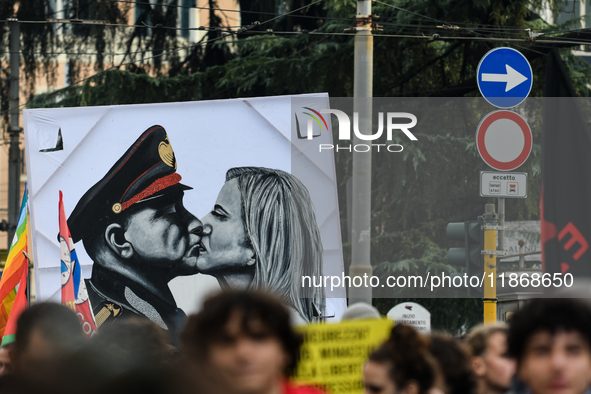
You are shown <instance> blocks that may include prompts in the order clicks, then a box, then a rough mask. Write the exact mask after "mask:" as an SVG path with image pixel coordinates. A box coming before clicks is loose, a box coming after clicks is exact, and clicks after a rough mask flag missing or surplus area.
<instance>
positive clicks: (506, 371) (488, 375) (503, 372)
mask: <svg viewBox="0 0 591 394" xmlns="http://www.w3.org/2000/svg"><path fill="white" fill-rule="evenodd" d="M508 332H509V328H508V326H507V325H505V324H490V325H486V326H479V327H476V328H474V329H473V330H472V331H471V332H470V334H469V335H468V338H467V340H466V343H467V344H468V347H469V350H470V355H471V363H472V371H473V372H474V375H475V376H476V384H477V386H476V390H477V394H502V393H505V392H506V391H508V390H509V388H510V386H511V378H512V377H513V375H514V374H515V359H513V358H512V357H510V356H509V354H508V352H507V334H508Z"/></svg>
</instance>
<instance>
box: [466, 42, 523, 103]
mask: <svg viewBox="0 0 591 394" xmlns="http://www.w3.org/2000/svg"><path fill="white" fill-rule="evenodd" d="M476 78H477V83H478V89H479V90H480V93H482V96H483V97H484V98H485V99H486V101H488V102H489V103H490V104H492V105H494V106H495V107H498V108H505V109H506V108H511V107H515V106H516V105H519V104H521V103H522V102H523V100H525V98H526V97H527V96H528V95H529V92H530V91H531V87H532V84H533V73H532V70H531V66H530V65H529V62H528V61H527V59H526V58H525V56H523V55H522V54H521V53H520V52H519V51H516V50H515V49H512V48H506V47H502V48H495V49H492V50H490V51H488V52H487V54H486V55H484V56H483V57H482V59H480V63H478V68H477V69H476Z"/></svg>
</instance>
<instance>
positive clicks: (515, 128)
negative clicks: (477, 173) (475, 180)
mask: <svg viewBox="0 0 591 394" xmlns="http://www.w3.org/2000/svg"><path fill="white" fill-rule="evenodd" d="M532 140H533V139H532V135H531V130H530V128H529V126H528V124H527V122H526V121H525V120H524V119H523V118H522V117H521V116H519V115H518V114H516V113H515V112H511V111H495V112H491V113H490V114H488V115H486V116H485V117H484V119H482V120H481V121H480V124H479V125H478V128H477V129H476V146H477V147H478V153H479V154H480V157H482V160H484V162H485V163H486V164H488V165H489V166H491V167H492V168H494V169H495V170H499V171H511V170H514V169H516V168H517V167H519V166H520V165H522V164H523V163H525V161H526V160H527V158H528V157H529V154H530V153H531V148H532V143H533V142H532Z"/></svg>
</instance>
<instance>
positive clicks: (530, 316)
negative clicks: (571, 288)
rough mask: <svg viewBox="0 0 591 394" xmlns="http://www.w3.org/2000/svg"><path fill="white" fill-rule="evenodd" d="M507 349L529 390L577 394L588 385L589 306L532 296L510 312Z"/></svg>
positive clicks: (590, 378) (590, 362)
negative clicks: (513, 311)
mask: <svg viewBox="0 0 591 394" xmlns="http://www.w3.org/2000/svg"><path fill="white" fill-rule="evenodd" d="M509 352H510V353H511V354H512V355H513V356H515V358H516V359H517V373H518V376H519V378H520V379H521V380H522V381H523V382H524V383H525V384H526V385H527V387H528V389H529V391H530V393H531V394H582V393H585V392H587V391H588V390H589V385H590V384H591V308H590V306H589V305H588V304H587V303H585V302H582V301H580V300H574V299H537V300H533V301H532V302H531V303H529V304H528V305H526V306H525V307H524V308H523V309H521V310H520V311H518V312H516V313H515V314H514V315H513V319H512V320H511V323H510V328H509Z"/></svg>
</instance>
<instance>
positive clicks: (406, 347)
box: [363, 324, 436, 394]
mask: <svg viewBox="0 0 591 394" xmlns="http://www.w3.org/2000/svg"><path fill="white" fill-rule="evenodd" d="M435 369H436V366H435V362H434V361H433V359H432V357H431V355H430V353H429V339H428V338H427V337H424V336H422V335H420V334H419V333H418V332H417V331H416V330H415V329H414V328H412V327H410V326H405V325H401V324H397V325H396V326H394V328H393V329H392V332H391V334H390V338H389V339H388V340H387V341H386V342H385V343H384V344H383V345H382V346H380V347H379V348H378V349H377V350H375V351H373V352H372V353H371V354H370V355H369V360H368V361H367V363H366V364H365V366H364V368H363V377H364V384H365V394H400V393H404V394H425V393H427V392H428V390H429V389H430V388H431V387H432V386H433V383H434V382H435V377H436V370H435Z"/></svg>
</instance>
